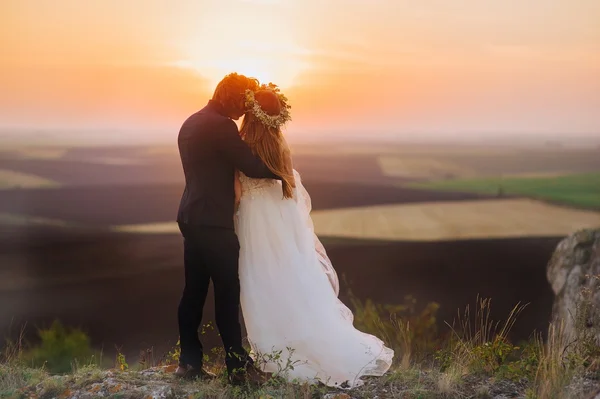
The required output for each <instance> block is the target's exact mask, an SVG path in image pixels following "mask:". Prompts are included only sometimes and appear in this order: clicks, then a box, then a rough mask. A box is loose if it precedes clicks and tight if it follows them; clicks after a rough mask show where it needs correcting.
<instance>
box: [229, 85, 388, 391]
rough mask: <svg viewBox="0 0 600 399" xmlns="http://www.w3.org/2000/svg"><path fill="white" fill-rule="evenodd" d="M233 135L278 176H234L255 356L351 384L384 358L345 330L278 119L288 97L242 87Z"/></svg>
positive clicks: (286, 373) (273, 368) (345, 315)
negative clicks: (241, 109)
mask: <svg viewBox="0 0 600 399" xmlns="http://www.w3.org/2000/svg"><path fill="white" fill-rule="evenodd" d="M246 105H247V106H248V109H249V111H248V112H247V113H246V115H245V118H244V121H243V123H242V127H241V130H240V135H241V136H242V138H243V139H244V140H245V141H246V142H247V143H248V145H249V146H250V148H251V149H252V150H253V152H254V153H255V154H256V155H258V156H259V157H260V158H261V159H262V160H263V162H264V163H265V164H266V165H267V166H268V167H269V169H271V171H272V172H273V173H275V174H276V175H278V176H281V178H282V181H277V180H270V179H252V178H249V177H247V176H245V175H244V174H242V173H241V172H238V173H237V174H236V180H235V187H236V206H237V212H236V216H235V224H236V231H237V235H238V237H239V241H240V258H239V276H240V284H241V306H242V312H243V314H244V320H245V322H246V329H247V332H248V340H249V342H250V346H251V348H252V353H253V357H254V358H255V363H256V364H257V366H259V367H260V368H261V369H262V370H263V371H265V372H268V373H276V374H278V375H281V376H283V377H284V378H286V379H288V380H290V381H301V382H310V383H316V382H322V383H324V384H326V385H329V386H335V387H342V388H353V387H356V386H359V385H362V383H363V381H361V379H360V378H361V377H363V376H381V375H383V374H384V373H385V372H386V371H387V370H388V369H389V367H390V365H391V363H392V358H393V356H394V352H393V350H391V349H389V348H387V347H386V346H385V345H384V343H383V342H382V341H381V340H380V339H379V338H377V337H374V336H372V335H368V334H365V333H363V332H361V331H358V330H357V329H355V328H354V326H353V324H352V322H353V315H352V312H351V311H350V309H348V308H347V307H346V306H345V305H344V304H343V303H342V302H341V301H340V300H339V299H338V294H339V281H338V278H337V274H336V272H335V270H334V269H333V267H332V265H331V262H330V261H329V258H328V257H327V254H326V252H325V249H324V248H323V246H322V245H321V243H320V241H319V240H318V238H317V236H316V235H315V233H314V229H313V226H312V221H311V218H310V215H309V213H310V210H311V203H310V197H309V195H308V193H307V192H306V190H305V189H304V187H303V185H302V181H301V180H300V175H299V174H298V173H297V172H296V171H295V170H294V169H293V168H292V160H291V156H290V151H289V149H288V146H287V143H286V141H285V139H284V138H283V135H282V132H281V127H282V126H283V125H284V124H285V123H286V122H287V121H288V120H290V115H289V108H290V106H289V105H288V101H287V99H286V98H285V96H284V95H283V94H281V93H280V92H279V89H278V88H277V87H276V86H275V85H272V84H270V85H268V86H264V85H263V86H261V88H260V90H258V91H257V92H252V91H249V90H248V91H247V92H246Z"/></svg>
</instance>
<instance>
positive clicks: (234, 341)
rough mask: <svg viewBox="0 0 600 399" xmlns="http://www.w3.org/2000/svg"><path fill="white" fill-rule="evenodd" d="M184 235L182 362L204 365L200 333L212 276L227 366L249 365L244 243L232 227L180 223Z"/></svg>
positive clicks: (216, 312)
mask: <svg viewBox="0 0 600 399" xmlns="http://www.w3.org/2000/svg"><path fill="white" fill-rule="evenodd" d="M179 228H180V230H181V233H182V235H183V237H184V267H185V288H184V290H183V295H182V297H181V302H180V304H179V311H178V319H179V339H180V344H181V357H180V364H181V365H190V366H193V367H198V368H200V367H202V360H203V350H202V343H201V342H200V339H199V337H198V329H199V327H200V325H201V323H202V311H203V308H204V303H205V302H206V296H207V294H208V285H209V283H210V280H212V282H213V287H214V292H215V319H216V322H217V328H218V329H219V333H220V335H221V339H222V340H223V346H224V347H225V353H226V359H225V362H226V365H227V370H228V371H229V372H230V373H231V372H233V371H234V370H236V369H240V368H245V367H246V366H247V364H248V363H251V362H252V361H251V359H250V357H249V356H248V353H247V352H246V350H245V349H244V348H243V346H242V331H241V326H240V320H239V310H240V280H239V276H238V258H239V252H240V244H239V241H238V238H237V236H236V234H235V232H234V231H233V230H232V229H227V228H218V227H204V226H191V225H185V224H181V223H180V224H179Z"/></svg>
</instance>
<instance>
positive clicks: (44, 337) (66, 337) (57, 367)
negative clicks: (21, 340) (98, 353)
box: [22, 321, 93, 374]
mask: <svg viewBox="0 0 600 399" xmlns="http://www.w3.org/2000/svg"><path fill="white" fill-rule="evenodd" d="M38 335H39V337H40V340H41V342H40V344H39V345H38V346H35V347H33V348H31V349H29V350H28V351H24V352H23V353H22V359H23V360H24V361H25V362H26V363H28V364H30V365H31V366H33V367H44V368H45V369H46V370H48V371H49V372H50V373H53V374H64V373H67V372H70V371H72V369H73V366H74V365H75V364H77V363H80V364H86V363H90V362H92V361H93V350H92V348H91V346H90V339H89V337H88V336H87V335H86V334H85V333H84V332H83V331H81V330H79V329H67V328H66V327H64V326H63V325H62V324H61V323H60V322H59V321H55V322H54V323H52V326H51V327H50V328H49V329H46V330H44V329H40V330H38Z"/></svg>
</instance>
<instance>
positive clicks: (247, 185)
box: [240, 172, 279, 198]
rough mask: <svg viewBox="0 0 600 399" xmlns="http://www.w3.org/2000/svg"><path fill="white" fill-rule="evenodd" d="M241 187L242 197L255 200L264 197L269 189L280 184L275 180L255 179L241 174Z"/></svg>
mask: <svg viewBox="0 0 600 399" xmlns="http://www.w3.org/2000/svg"><path fill="white" fill-rule="evenodd" d="M240 185H241V186H242V197H246V196H249V197H251V198H254V197H257V196H261V195H263V194H264V193H265V191H266V190H267V189H269V188H271V187H273V186H275V185H279V182H278V181H277V180H273V179H254V178H251V177H248V176H246V175H245V174H243V173H242V172H240Z"/></svg>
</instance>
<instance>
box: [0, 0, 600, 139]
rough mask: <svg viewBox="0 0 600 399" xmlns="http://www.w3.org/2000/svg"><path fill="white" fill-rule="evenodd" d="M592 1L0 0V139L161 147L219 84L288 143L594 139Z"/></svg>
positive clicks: (597, 12)
mask: <svg viewBox="0 0 600 399" xmlns="http://www.w3.org/2000/svg"><path fill="white" fill-rule="evenodd" d="M598 21H600V2H599V1H598V0H527V1H522V0H487V1H484V0H452V1H449V0H420V1H418V2H417V1H414V2H409V1H403V0H213V1H207V0H205V1H203V0H190V1H185V0H172V1H168V0H88V1H81V0H2V1H0V48H1V49H2V51H1V52H0V127H10V126H15V127H19V126H22V127H36V128H56V127H74V128H80V127H86V128H113V127H114V128H140V129H153V130H160V131H164V132H165V133H161V134H165V135H167V136H168V137H167V136H165V138H167V139H170V138H171V136H172V135H174V134H176V131H177V130H178V128H179V125H180V123H181V122H182V120H183V119H184V118H185V117H186V116H187V115H188V114H190V113H191V112H193V111H195V110H196V109H197V108H199V107H201V106H203V105H204V104H205V102H206V100H207V99H208V96H209V95H210V93H211V92H212V89H213V87H214V84H215V82H216V81H218V80H219V78H221V77H222V76H223V75H224V74H226V73H228V72H230V71H238V72H240V73H247V74H250V75H255V76H256V77H258V78H260V79H263V80H266V81H268V80H272V81H274V82H275V83H279V84H280V85H281V86H283V88H284V90H285V92H286V93H287V94H288V97H290V100H291V102H292V106H293V109H292V111H293V118H294V120H293V122H292V124H290V126H289V131H290V134H300V133H301V132H308V131H313V132H318V131H323V132H326V131H354V132H373V131H387V132H397V133H398V135H399V136H401V135H403V134H406V135H408V134H410V133H412V132H425V133H440V134H442V133H444V134H448V133H450V132H465V133H471V134H472V133H478V132H504V131H508V132H559V133H562V132H567V133H568V132H575V133H588V134H589V133H598V132H600V112H599V111H598V110H600V24H599V23H598Z"/></svg>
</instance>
